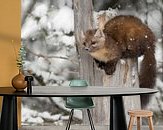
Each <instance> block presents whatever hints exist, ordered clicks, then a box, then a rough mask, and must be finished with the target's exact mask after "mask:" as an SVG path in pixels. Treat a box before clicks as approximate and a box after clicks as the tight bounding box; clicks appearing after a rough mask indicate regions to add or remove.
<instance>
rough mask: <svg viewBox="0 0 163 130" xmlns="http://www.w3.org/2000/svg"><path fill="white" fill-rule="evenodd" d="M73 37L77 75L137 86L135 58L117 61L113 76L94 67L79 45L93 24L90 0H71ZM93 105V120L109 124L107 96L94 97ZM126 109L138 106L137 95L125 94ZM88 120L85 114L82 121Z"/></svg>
mask: <svg viewBox="0 0 163 130" xmlns="http://www.w3.org/2000/svg"><path fill="white" fill-rule="evenodd" d="M74 16H75V17H74V20H75V22H74V23H75V37H76V45H77V51H78V54H79V62H80V78H82V79H85V80H87V81H88V82H89V84H90V85H96V86H98V85H104V86H106V87H110V86H111V87H112V86H115V87H139V82H138V74H137V60H136V59H128V60H125V62H124V63H123V64H121V63H120V62H119V63H118V64H117V68H116V72H115V73H114V74H113V75H112V76H108V75H105V74H104V72H103V71H100V70H98V69H97V67H96V64H95V63H94V61H93V59H92V58H91V57H90V56H89V55H88V54H87V53H86V52H85V51H84V50H83V49H82V48H81V42H82V38H81V34H82V31H83V32H85V31H86V30H87V29H91V28H93V19H92V18H93V17H92V1H91V0H90V1H88V0H82V1H81V0H74ZM94 102H95V108H94V109H93V112H92V113H93V119H94V122H95V123H96V124H106V125H108V124H109V115H110V114H109V111H110V106H109V98H106V97H103V98H94ZM125 108H126V110H128V109H131V108H140V99H139V97H138V96H137V97H132V98H131V97H129V98H126V97H125ZM86 122H88V118H87V115H86V114H84V123H86Z"/></svg>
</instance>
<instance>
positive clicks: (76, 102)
mask: <svg viewBox="0 0 163 130" xmlns="http://www.w3.org/2000/svg"><path fill="white" fill-rule="evenodd" d="M69 86H70V87H87V86H88V83H87V81H86V80H81V79H75V80H71V81H70V84H69ZM65 106H66V107H67V108H78V109H82V108H91V107H94V104H93V100H92V98H91V97H67V99H66V105H65Z"/></svg>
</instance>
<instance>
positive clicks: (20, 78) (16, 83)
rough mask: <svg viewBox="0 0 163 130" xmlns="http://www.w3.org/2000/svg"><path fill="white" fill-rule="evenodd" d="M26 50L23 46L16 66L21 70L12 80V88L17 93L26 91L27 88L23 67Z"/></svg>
mask: <svg viewBox="0 0 163 130" xmlns="http://www.w3.org/2000/svg"><path fill="white" fill-rule="evenodd" d="M25 56H26V53H25V49H24V46H21V47H20V49H19V52H18V56H17V57H16V64H17V67H18V69H19V73H18V74H17V75H16V76H14V77H13V79H12V86H13V87H14V88H15V89H16V90H17V91H24V89H25V88H26V87H27V83H26V81H25V79H24V78H25V76H24V75H23V65H24V60H25Z"/></svg>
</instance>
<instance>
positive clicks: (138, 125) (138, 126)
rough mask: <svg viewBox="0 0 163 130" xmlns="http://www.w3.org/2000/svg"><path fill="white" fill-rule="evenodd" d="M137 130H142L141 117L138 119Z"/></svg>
mask: <svg viewBox="0 0 163 130" xmlns="http://www.w3.org/2000/svg"><path fill="white" fill-rule="evenodd" d="M137 130H140V117H137Z"/></svg>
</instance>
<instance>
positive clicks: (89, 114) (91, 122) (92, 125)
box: [87, 109, 95, 130]
mask: <svg viewBox="0 0 163 130" xmlns="http://www.w3.org/2000/svg"><path fill="white" fill-rule="evenodd" d="M87 113H88V118H89V122H90V125H91V130H95V127H94V124H93V120H92V116H91V112H90V110H89V109H87Z"/></svg>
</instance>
